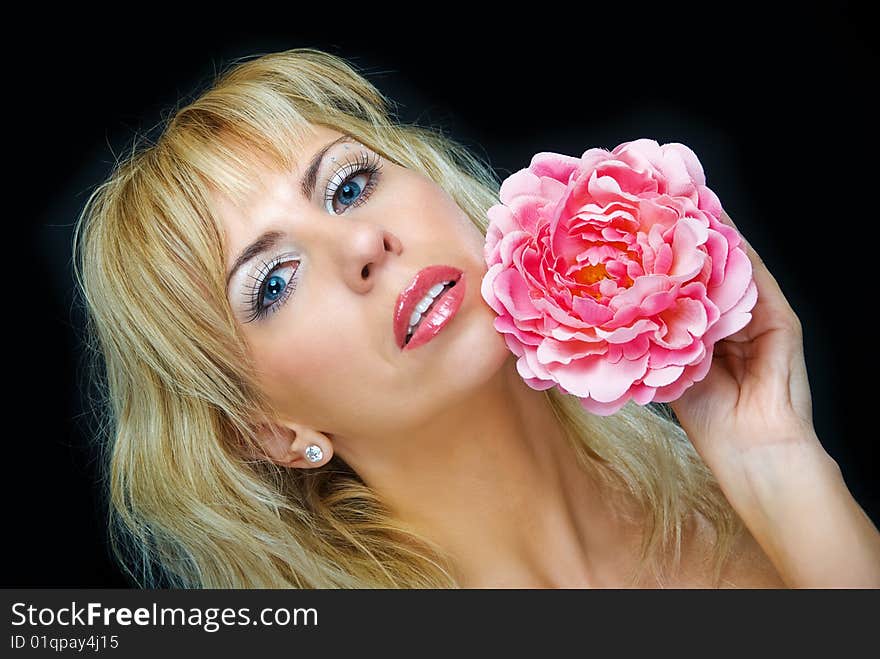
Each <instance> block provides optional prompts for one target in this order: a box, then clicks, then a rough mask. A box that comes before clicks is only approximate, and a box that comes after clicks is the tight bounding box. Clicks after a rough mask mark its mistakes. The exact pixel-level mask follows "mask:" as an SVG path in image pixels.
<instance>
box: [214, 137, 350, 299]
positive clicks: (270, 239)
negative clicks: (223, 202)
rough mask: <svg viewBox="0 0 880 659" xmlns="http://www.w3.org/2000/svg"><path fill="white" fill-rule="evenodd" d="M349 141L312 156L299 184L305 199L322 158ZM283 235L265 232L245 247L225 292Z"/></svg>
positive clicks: (343, 139) (309, 195) (311, 190)
mask: <svg viewBox="0 0 880 659" xmlns="http://www.w3.org/2000/svg"><path fill="white" fill-rule="evenodd" d="M349 141H353V138H352V137H351V135H342V136H341V137H337V138H336V139H335V140H333V141H332V142H328V143H327V144H325V145H324V146H323V147H322V148H321V149H320V150H319V151H318V152H317V153H316V154H315V155H314V156H312V160H311V161H310V162H309V166H308V167H307V168H306V171H305V173H304V174H303V177H302V181H301V183H300V190H301V192H302V195H303V197H304V198H305V199H311V198H312V195H313V194H314V192H315V185H316V184H317V180H318V170H319V169H320V167H321V163H322V162H323V160H324V156H325V155H327V152H328V151H329V150H330V149H331V148H333V147H334V146H335V145H337V144H339V143H340V142H349ZM284 235H285V234H284V232H283V231H278V230H273V231H265V232H264V233H262V234H261V235H260V236H259V237H258V238H257V239H256V240H255V241H254V242H252V243H251V244H250V245H248V246H247V247H245V248H244V249H243V250H242V252H241V254H239V255H238V258H236V259H235V263H233V264H232V268H231V269H230V270H229V274H227V275H226V288H227V290H228V289H229V282H230V281H232V277H233V275H235V273H236V272H238V270H239V268H241V267H242V266H243V265H245V264H246V263H248V262H249V261H250V260H251V259H253V258H254V257H255V256H257V255H258V254H261V253H262V252H265V251H267V250H270V249H272V248H273V247H275V245H276V244H277V243H278V242H279V241H280V240H281V239H282V238H284Z"/></svg>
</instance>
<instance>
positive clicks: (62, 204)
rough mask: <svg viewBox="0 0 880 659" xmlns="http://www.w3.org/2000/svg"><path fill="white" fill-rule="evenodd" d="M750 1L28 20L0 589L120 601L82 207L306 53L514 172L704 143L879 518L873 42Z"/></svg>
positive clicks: (16, 180)
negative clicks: (238, 61) (222, 75)
mask: <svg viewBox="0 0 880 659" xmlns="http://www.w3.org/2000/svg"><path fill="white" fill-rule="evenodd" d="M444 7H445V6H444ZM739 7H740V5H739V4H738V3H737V4H734V5H731V6H730V7H728V8H726V9H725V8H723V7H720V6H716V5H714V4H712V5H711V8H709V4H708V3H706V4H705V5H704V6H703V7H702V8H693V9H689V8H685V6H684V5H680V4H678V3H676V5H675V9H674V11H673V10H670V9H669V8H655V9H654V10H652V11H650V12H645V11H643V10H641V9H639V8H637V7H634V6H631V5H627V6H625V7H622V8H621V9H620V10H619V11H617V10H605V11H604V12H601V13H600V12H598V11H596V10H595V9H594V8H586V7H582V5H581V3H571V4H570V6H569V3H562V4H559V3H557V4H556V5H554V6H552V7H551V6H547V7H539V6H527V7H525V9H524V10H522V11H521V12H512V11H511V10H510V8H509V7H508V8H506V9H498V10H493V11H495V12H496V13H495V14H494V16H493V17H492V18H487V19H482V20H475V19H474V18H472V17H469V16H464V15H461V14H454V15H448V14H446V13H444V12H446V11H449V10H448V9H445V8H443V7H440V6H432V7H428V6H426V5H410V6H409V10H408V12H407V13H398V12H395V13H394V14H392V13H391V12H390V10H385V9H383V8H381V7H379V6H377V5H376V4H375V3H373V4H362V5H358V6H353V7H346V8H342V7H340V6H331V5H327V6H326V7H325V8H323V9H322V10H321V11H320V12H319V11H317V10H316V11H314V13H313V14H312V13H309V14H308V15H307V14H303V13H302V11H299V10H297V12H292V11H291V12H281V13H272V14H263V15H260V16H255V17H254V19H255V20H252V21H251V22H252V25H251V26H248V25H247V22H248V21H240V22H239V24H238V26H237V28H236V29H235V30H231V29H225V30H221V29H220V28H218V27H216V26H213V25H212V26H208V25H206V24H205V23H204V22H193V23H192V24H191V25H186V26H184V25H182V24H177V26H176V27H169V26H168V25H165V24H163V23H167V22H168V21H167V19H163V20H156V21H154V23H155V24H149V23H148V21H147V19H146V18H144V17H141V18H140V19H137V20H135V19H131V20H126V21H121V20H120V21H119V22H118V24H115V25H108V24H107V17H106V16H105V17H99V18H98V19H96V21H95V22H94V23H93V27H91V28H85V27H83V26H82V25H78V26H77V28H76V29H75V30H74V29H67V26H66V25H65V19H64V17H56V20H54V21H52V24H53V25H55V26H56V27H54V28H47V27H46V26H45V25H42V24H41V25H40V27H39V29H37V28H36V27H28V25H27V24H25V25H22V26H18V27H17V28H15V29H16V30H19V31H20V34H19V36H21V35H24V36H25V37H27V39H26V40H25V42H26V43H27V47H26V48H21V49H16V50H15V51H14V52H11V53H10V54H9V55H8V57H7V61H6V63H7V72H8V73H10V74H11V75H12V78H11V82H10V83H9V84H10V88H9V89H7V90H6V94H5V95H6V98H7V101H6V108H5V109H6V112H7V113H9V115H10V118H11V122H8V123H7V140H9V142H10V143H12V144H14V145H15V146H17V147H19V148H20V155H19V157H18V159H17V160H14V159H11V158H9V159H7V167H9V168H10V170H9V171H11V173H12V174H13V176H12V178H8V177H6V181H5V182H6V183H7V185H8V187H7V189H6V192H7V195H6V199H7V204H6V210H7V212H8V213H10V214H9V215H8V216H7V217H6V221H7V223H8V224H7V226H10V228H12V230H13V232H12V235H13V236H16V235H18V234H19V231H18V230H19V229H23V234H24V238H23V242H15V241H14V240H11V239H10V240H9V242H8V246H7V248H6V250H5V253H6V255H7V256H12V257H13V258H11V259H9V260H8V261H7V281H6V295H7V304H6V309H7V311H6V316H5V322H4V329H5V330H8V331H9V334H8V336H9V339H8V341H7V344H6V345H7V347H8V350H9V357H10V358H11V359H9V360H7V364H6V366H7V369H8V370H7V371H6V378H5V384H6V385H7V390H8V392H9V393H11V394H12V398H11V399H9V400H10V404H9V405H10V406H9V408H8V409H7V426H6V428H7V433H6V436H5V437H4V440H5V446H7V447H8V448H9V450H8V451H7V452H6V453H5V457H6V460H5V461H4V473H5V476H6V479H5V482H6V486H7V494H6V510H7V517H6V526H5V533H4V553H5V557H4V558H5V560H4V566H3V567H4V575H3V578H2V583H0V585H2V586H16V587H50V586H51V587H93V586H105V587H115V586H126V585H128V584H127V582H126V581H125V579H124V578H123V577H122V576H121V573H120V572H119V571H118V570H117V568H116V567H115V566H114V565H113V563H112V562H111V561H110V559H109V555H108V552H107V549H106V538H105V536H104V530H103V529H104V523H103V520H104V516H105V510H104V508H103V506H102V504H101V503H100V497H99V496H98V489H97V480H96V479H97V475H96V470H95V463H94V455H93V454H92V453H91V452H90V451H89V450H88V448H87V443H86V437H85V430H86V420H85V419H84V418H83V401H82V399H81V394H80V392H81V384H82V383H81V377H82V373H81V368H82V364H81V362H80V358H79V352H78V344H77V342H78V341H79V339H80V337H79V334H78V331H79V322H80V317H79V313H78V311H77V310H76V309H75V308H74V307H73V305H72V300H73V279H72V270H71V267H70V266H71V257H70V239H71V235H72V225H73V223H74V221H75V219H76V217H77V216H78V213H79V212H80V210H81V208H82V205H83V204H84V202H85V199H86V197H87V195H88V193H89V192H90V191H91V190H92V188H93V187H94V186H95V185H97V184H98V183H100V182H101V181H102V180H103V178H104V177H105V176H106V175H107V174H108V173H109V172H110V169H111V166H112V163H113V161H114V158H115V154H120V153H122V152H124V151H125V149H126V148H127V147H129V146H130V141H131V140H132V138H133V137H134V136H135V134H136V133H137V134H141V135H143V134H145V133H150V131H151V130H153V129H154V127H155V126H156V125H158V124H159V123H160V122H161V121H162V119H163V118H164V117H166V116H167V115H168V113H169V112H170V111H171V108H172V107H173V106H174V105H175V104H176V103H178V101H179V100H180V99H182V98H185V97H187V96H188V95H190V94H193V93H195V92H196V91H197V89H199V88H201V87H202V86H203V85H204V84H207V82H208V81H209V78H210V76H211V75H212V74H213V72H214V71H215V70H217V69H219V68H220V67H221V66H223V65H224V64H225V63H226V62H227V61H229V60H230V59H233V58H240V57H245V56H251V55H259V54H264V53H268V52H273V51H277V50H284V49H288V48H296V47H305V46H309V47H316V48H321V49H324V50H327V51H329V52H331V53H334V54H336V55H340V56H342V57H345V58H346V59H348V60H349V61H350V62H352V63H353V64H354V65H355V66H356V67H358V68H359V69H361V72H362V73H363V74H364V75H365V76H366V77H367V78H368V79H369V80H371V81H372V82H373V83H374V84H375V85H376V86H377V87H379V89H380V90H381V91H383V92H384V93H385V94H386V95H387V96H389V97H390V98H392V99H393V100H395V101H397V103H398V114H399V116H400V118H401V119H402V120H404V121H406V122H418V123H422V124H433V125H436V126H442V127H443V128H444V130H445V132H447V134H450V135H451V136H453V137H455V138H457V139H459V140H460V141H462V142H464V143H465V144H467V145H468V146H470V147H471V148H472V149H474V150H475V151H476V152H477V153H478V154H479V155H482V156H483V157H487V158H488V159H489V160H490V162H491V164H492V165H493V166H494V167H495V169H496V171H497V172H498V174H499V176H500V177H502V178H504V177H506V176H508V175H509V174H511V173H512V172H514V171H517V170H518V169H520V168H522V167H525V166H527V165H528V161H529V159H530V158H531V156H532V155H533V154H534V153H536V152H538V151H557V152H561V153H567V154H569V155H573V156H579V155H580V154H581V153H582V152H583V151H584V150H586V149H587V148H590V147H594V146H599V147H604V148H608V149H611V148H613V147H615V146H616V145H618V144H620V143H621V142H624V141H629V140H632V139H637V138H639V137H650V138H653V139H656V140H658V141H659V142H660V143H664V142H682V143H684V144H686V145H688V146H689V147H691V148H692V149H693V150H694V151H695V152H696V154H697V155H698V157H699V158H700V160H701V162H702V164H703V166H704V169H705V172H706V175H707V183H708V185H709V187H710V188H712V189H713V190H714V191H715V192H716V194H718V196H719V198H720V199H721V202H722V204H723V205H724V207H725V209H726V210H727V211H728V213H729V214H730V215H731V217H732V218H733V219H734V221H735V222H736V223H737V225H738V226H739V228H740V230H741V231H742V232H743V234H744V235H745V236H746V237H747V238H748V239H749V241H750V242H751V243H752V245H753V246H754V247H755V248H756V249H757V250H758V252H759V253H760V254H761V256H762V257H763V259H764V261H765V262H766V263H767V265H768V267H769V268H770V270H771V272H773V274H774V275H775V276H776V278H777V280H778V281H779V283H780V285H781V286H782V289H783V291H784V292H785V294H786V296H787V298H788V300H789V301H790V303H791V305H792V307H793V308H794V309H795V311H796V313H797V314H798V315H799V317H800V318H801V320H802V323H803V326H804V335H805V336H804V343H805V354H806V361H807V367H808V371H809V376H810V383H811V387H812V393H813V406H814V420H815V425H816V429H817V432H818V434H819V437H820V438H821V440H822V442H823V444H824V446H825V448H826V450H827V451H828V452H829V453H830V454H831V456H832V457H834V459H835V460H837V461H838V463H839V464H840V466H841V469H842V470H843V473H844V476H845V478H846V481H847V484H848V485H849V487H850V490H851V491H852V493H853V495H854V496H855V498H856V500H857V501H859V503H861V504H862V506H863V507H864V508H865V510H866V511H867V512H868V514H869V515H870V516H871V517H872V519H873V520H874V521H875V523H877V522H878V520H880V486H878V484H877V476H878V468H877V460H876V458H877V451H876V448H875V442H876V439H877V437H876V436H877V432H876V430H875V429H874V428H875V425H874V424H873V423H872V422H873V417H874V416H875V415H873V413H872V406H873V407H876V405H877V403H876V402H874V400H873V399H875V398H876V394H875V392H876V390H877V388H876V387H877V385H876V376H875V374H876V370H877V369H876V365H877V360H876V359H875V354H876V343H875V342H874V341H875V334H876V333H875V331H874V325H873V324H872V322H871V320H870V312H872V311H873V310H874V307H875V305H876V301H877V298H878V295H877V284H876V276H877V274H878V269H877V261H878V257H880V255H878V248H877V245H878V241H877V234H878V232H877V227H878V220H880V214H878V204H877V202H876V197H875V193H876V191H877V188H878V168H877V165H876V162H877V132H876V130H877V129H876V120H875V117H876V115H877V110H876V106H875V105H874V103H873V101H870V100H869V93H870V92H871V91H872V90H873V89H875V88H876V86H877V81H878V75H877V74H878V56H877V47H876V42H875V41H874V40H873V37H872V36H871V35H869V33H868V27H867V23H868V21H867V15H866V14H865V13H864V12H863V11H862V10H861V9H859V8H857V7H853V6H849V5H838V8H836V9H818V8H804V6H803V5H799V8H798V9H797V11H794V10H792V11H791V12H788V13H783V12H779V13H767V12H766V11H765V12H763V13H756V12H754V11H750V12H746V11H744V10H741V9H739ZM163 11H164V10H163ZM288 14H289V15H288ZM152 18H156V19H159V18H160V17H152ZM175 20H177V19H176V18H175ZM395 22H396V23H397V27H394V28H392V27H391V25H392V24H393V23H395ZM86 24H87V23H86ZM157 24H162V27H157ZM33 25H36V23H34V24H33ZM249 27H250V28H251V29H248V28H249ZM9 202H11V203H9ZM21 245H23V246H24V249H20V246H21Z"/></svg>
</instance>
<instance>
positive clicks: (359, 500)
mask: <svg viewBox="0 0 880 659" xmlns="http://www.w3.org/2000/svg"><path fill="white" fill-rule="evenodd" d="M498 189H499V184H498V182H497V180H496V179H495V177H494V173H493V172H492V171H491V169H490V168H489V167H488V166H486V165H484V164H483V163H481V162H479V161H477V160H476V159H475V158H474V157H472V156H471V155H470V154H469V153H468V152H467V151H466V150H465V149H464V148H462V147H460V146H458V145H457V144H456V143H454V142H453V141H451V140H449V139H447V138H445V137H443V136H442V135H439V134H437V133H435V132H433V131H431V130H428V129H424V128H418V127H413V126H402V125H398V124H396V123H395V122H394V121H392V119H391V118H390V116H389V113H388V111H387V100H386V99H385V98H384V97H383V96H382V95H381V94H380V93H379V92H378V91H377V90H376V89H375V88H374V87H373V86H372V85H371V84H370V83H369V82H367V81H366V80H365V79H364V78H362V77H361V76H360V75H359V74H358V73H357V72H356V71H355V70H353V69H352V68H351V67H350V66H349V65H348V64H347V63H346V62H344V61H342V60H340V59H338V58H336V57H334V56H331V55H329V54H326V53H323V52H320V51H317V50H313V49H296V50H291V51H287V52H282V53H276V54H272V55H267V56H264V57H261V58H259V59H255V60H253V61H249V62H245V63H240V64H238V65H237V66H236V67H234V68H231V69H230V70H228V71H226V72H225V73H224V74H223V75H222V76H221V77H220V78H219V79H218V80H217V81H215V84H214V85H213V86H212V88H210V89H209V90H207V91H205V92H204V93H203V94H202V95H201V96H200V97H199V98H198V99H196V100H195V101H194V102H192V103H190V104H189V105H187V106H186V107H183V108H181V109H179V110H178V111H177V112H176V113H175V114H174V115H173V116H172V117H171V118H170V119H169V121H168V123H167V126H166V127H165V130H164V133H163V134H162V136H161V137H160V138H159V139H158V141H157V142H156V144H154V145H152V146H150V147H149V148H144V149H142V150H140V151H139V152H137V153H135V154H134V155H132V156H131V157H130V158H129V159H127V160H126V161H125V162H123V163H121V164H120V165H119V166H118V167H117V169H116V171H115V172H114V173H113V175H112V176H111V177H110V179H109V180H108V181H106V182H105V183H104V184H103V185H101V186H99V187H98V189H97V190H96V191H95V192H94V194H93V195H92V197H91V198H90V199H89V202H88V203H87V204H86V207H85V209H84V211H83V215H82V217H81V218H80V223H79V226H78V227H77V233H76V235H75V240H74V243H75V244H74V250H75V252H76V253H77V255H78V257H79V262H78V263H77V268H78V279H79V284H80V287H81V290H82V293H83V296H84V300H85V303H86V305H87V309H88V311H89V314H90V321H91V322H90V324H89V325H90V328H91V330H92V331H93V333H94V337H95V341H94V345H95V348H96V351H95V353H96V355H97V356H99V357H100V358H101V362H102V364H103V367H104V372H103V373H101V374H100V375H101V377H102V379H103V378H106V401H105V402H106V410H107V418H106V423H104V424H103V426H102V427H103V428H104V429H105V434H106V437H105V438H106V446H107V451H106V465H107V477H108V478H107V482H108V484H109V488H108V489H109V497H110V504H111V506H110V509H111V523H112V528H113V531H114V535H113V547H114V551H115V552H116V554H117V556H118V558H119V559H120V560H121V561H122V563H123V565H124V566H125V567H126V569H127V570H128V572H129V574H130V575H131V576H132V578H133V579H134V580H135V581H136V582H137V583H139V584H140V585H143V586H156V585H160V584H163V585H164V584H167V585H171V586H177V587H211V588H216V587H256V588H260V587H302V588H311V587H319V588H323V587H346V588H351V587H508V586H509V587H624V586H633V587H719V586H721V587H729V586H737V587H784V586H794V587H800V586H866V585H878V584H880V566H878V563H880V535H878V533H877V530H876V528H874V527H873V525H872V524H871V522H870V521H869V520H868V518H867V516H865V515H864V513H863V512H862V511H861V509H860V508H859V506H858V504H857V503H856V502H855V501H854V500H853V499H852V497H851V495H850V493H849V492H848V490H847V489H846V487H845V485H844V483H843V479H842V477H841V475H840V472H839V469H838V468H837V465H836V463H834V461H833V460H832V459H831V458H830V456H828V455H827V453H825V452H824V450H823V449H822V447H821V444H820V443H819V440H818V438H817V437H816V435H815V432H814V431H813V428H812V414H811V410H810V396H809V387H808V383H807V378H806V369H805V366H804V362H803V351H802V344H801V339H800V331H799V324H798V321H797V318H796V316H795V315H794V313H793V312H792V311H791V309H790V308H789V307H788V305H787V303H786V301H785V298H784V297H783V295H782V293H781V291H779V289H778V287H777V285H776V282H775V280H774V279H773V278H772V276H771V275H770V273H769V272H767V270H766V268H764V267H763V264H761V262H760V259H759V258H758V257H757V255H756V254H755V253H754V251H753V250H751V249H750V258H751V259H752V261H753V264H754V266H755V272H756V278H757V283H758V285H759V303H758V307H756V309H755V311H754V318H753V320H752V322H751V323H750V324H749V326H747V327H746V328H745V329H744V330H742V331H741V332H739V333H737V335H735V336H733V337H730V338H729V339H728V340H727V341H724V342H721V344H719V346H718V349H717V350H716V353H715V354H716V355H717V356H718V359H717V360H716V362H715V363H714V364H713V367H712V370H711V371H710V374H709V376H707V378H706V379H705V380H704V381H703V382H701V383H698V385H695V386H693V387H692V388H691V389H690V390H688V392H687V394H686V395H685V396H683V397H682V398H681V399H679V400H678V401H675V403H673V404H672V407H673V409H674V411H675V414H676V417H677V421H678V422H679V423H680V424H681V425H678V423H676V419H675V418H673V417H672V416H671V415H669V414H668V410H666V408H664V407H663V406H649V407H639V406H637V405H635V404H632V403H630V404H628V405H627V406H626V407H624V408H623V409H622V410H620V412H618V413H617V414H615V415H613V416H611V417H596V416H593V415H590V414H588V413H586V412H585V411H584V410H583V409H582V408H581V406H580V405H579V403H578V402H577V400H576V399H574V398H573V397H570V396H563V395H560V394H559V393H558V392H557V391H556V390H555V389H553V390H547V391H543V392H538V391H534V390H532V389H530V388H529V387H528V386H526V385H525V383H524V382H523V381H522V379H521V377H520V376H519V375H518V373H517V371H516V368H515V356H514V355H512V353H511V352H510V351H509V350H508V349H507V347H506V345H505V342H504V341H503V339H502V337H501V335H500V334H499V333H498V332H496V330H495V329H494V327H493V324H492V323H493V319H494V312H493V311H492V310H491V309H490V308H489V307H488V306H487V305H486V304H485V303H484V302H483V301H482V300H481V297H480V281H481V278H482V276H483V274H484V273H485V271H486V266H485V263H484V261H483V252H482V246H483V242H484V236H485V231H486V225H485V221H486V220H485V219H484V218H485V211H486V209H487V208H488V207H489V206H491V205H492V204H493V203H496V201H497V196H498ZM725 220H726V221H728V222H729V221H730V220H729V218H725ZM430 266H440V267H435V268H429V267H430ZM426 268H429V269H427V270H426ZM417 276H418V277H417ZM426 276H427V277H432V279H430V281H429V282H428V283H429V284H432V288H431V291H433V292H432V293H431V294H432V295H435V294H438V293H441V292H444V291H445V290H446V289H447V288H449V287H450V286H451V285H452V284H453V283H454V286H453V287H451V288H450V289H449V290H450V292H449V294H448V296H447V297H448V299H450V300H451V299H455V300H456V304H458V307H457V310H456V311H455V312H454V314H452V313H450V314H448V316H447V322H446V323H445V325H443V326H442V328H440V331H439V332H435V333H425V332H421V333H419V334H418V335H416V336H413V337H412V338H410V337H409V335H410V331H409V330H410V329H411V328H410V326H411V325H413V324H415V326H416V327H415V329H418V328H419V322H420V317H419V316H417V315H415V313H413V315H410V316H408V317H407V316H406V313H404V312H403V310H404V309H405V310H406V312H408V311H409V310H410V309H411V307H410V306H407V304H411V303H412V300H411V299H410V298H409V296H410V295H416V293H414V292H412V290H413V288H414V285H415V284H414V282H415V281H416V280H417V278H420V277H426ZM422 294H423V290H420V291H419V292H418V295H419V297H421V295H422ZM444 299H446V298H444ZM428 302H430V299H427V300H424V304H427V303H428ZM426 338H428V339H430V340H427V341H426V340H425V339H426ZM685 431H686V433H685ZM790 466H796V467H797V469H796V470H793V471H792V470H790V469H789V467H790ZM802 498H803V499H805V500H802ZM811 533H812V534H813V535H811ZM832 533H833V534H836V535H835V537H834V540H831V537H832V536H831V535H830V534H832ZM826 534H828V535H826ZM832 542H834V543H836V544H834V545H833V547H834V549H833V550H832V544H830V543H832Z"/></svg>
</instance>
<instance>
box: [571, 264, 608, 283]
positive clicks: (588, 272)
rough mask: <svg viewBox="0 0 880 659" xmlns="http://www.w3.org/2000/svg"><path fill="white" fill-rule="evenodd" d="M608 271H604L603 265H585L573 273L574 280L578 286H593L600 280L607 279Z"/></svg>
mask: <svg viewBox="0 0 880 659" xmlns="http://www.w3.org/2000/svg"><path fill="white" fill-rule="evenodd" d="M607 278H608V271H607V270H605V264H604V263H597V264H596V265H585V266H584V267H583V268H581V269H580V270H578V271H577V272H576V273H574V280H575V281H576V282H577V283H579V284H595V283H596V282H597V281H599V280H600V279H607Z"/></svg>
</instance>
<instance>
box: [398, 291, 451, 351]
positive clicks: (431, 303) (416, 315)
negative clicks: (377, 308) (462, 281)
mask: <svg viewBox="0 0 880 659" xmlns="http://www.w3.org/2000/svg"><path fill="white" fill-rule="evenodd" d="M456 283H457V281H448V282H445V283H444V284H442V285H441V284H438V286H441V288H439V289H436V287H435V289H432V290H436V291H437V292H436V294H435V295H431V294H430V291H429V295H428V296H426V297H425V298H424V299H423V300H422V302H420V303H419V304H418V305H416V310H415V311H414V312H413V314H412V316H411V317H410V325H409V327H408V328H407V332H406V338H405V339H404V341H403V345H404V346H405V345H407V344H408V343H409V342H410V340H411V339H412V337H413V335H414V334H415V333H416V332H417V331H418V329H419V326H420V325H421V323H422V320H424V319H425V318H427V317H428V316H429V315H430V313H431V310H432V309H433V308H434V307H435V306H436V305H437V304H439V302H440V300H441V299H442V298H443V296H444V295H446V293H447V291H449V289H451V288H453V287H454V286H455V284H456ZM429 297H430V299H429ZM426 302H427V306H426V307H425V306H424V303H426ZM419 307H422V308H424V311H420V310H419ZM413 319H415V323H413V322H412V321H413Z"/></svg>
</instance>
